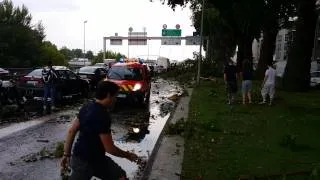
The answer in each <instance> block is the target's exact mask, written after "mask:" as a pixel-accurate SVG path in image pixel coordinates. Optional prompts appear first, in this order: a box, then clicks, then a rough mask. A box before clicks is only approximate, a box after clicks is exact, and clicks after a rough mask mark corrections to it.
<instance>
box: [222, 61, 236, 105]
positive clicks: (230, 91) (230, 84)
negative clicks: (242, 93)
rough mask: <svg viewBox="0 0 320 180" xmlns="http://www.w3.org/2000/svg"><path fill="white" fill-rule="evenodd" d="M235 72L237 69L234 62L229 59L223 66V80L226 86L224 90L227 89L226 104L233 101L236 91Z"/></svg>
mask: <svg viewBox="0 0 320 180" xmlns="http://www.w3.org/2000/svg"><path fill="white" fill-rule="evenodd" d="M237 72H238V71H237V67H236V65H235V63H234V62H233V61H231V60H229V61H228V62H227V64H226V65H225V68H224V81H225V83H226V86H227V87H226V90H227V98H228V104H234V103H235V98H236V94H237V91H238V85H237V79H238V73H237Z"/></svg>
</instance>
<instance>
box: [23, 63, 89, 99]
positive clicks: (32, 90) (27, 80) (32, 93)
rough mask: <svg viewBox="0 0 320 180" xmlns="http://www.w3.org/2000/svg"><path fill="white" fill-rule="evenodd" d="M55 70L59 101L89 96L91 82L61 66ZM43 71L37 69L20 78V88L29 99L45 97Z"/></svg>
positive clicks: (55, 67)
mask: <svg viewBox="0 0 320 180" xmlns="http://www.w3.org/2000/svg"><path fill="white" fill-rule="evenodd" d="M53 68H54V69H55V72H56V74H57V76H58V79H57V86H56V98H57V101H60V100H62V99H63V98H70V97H74V96H79V95H81V96H87V95H88V92H89V82H88V81H87V80H85V79H82V78H80V77H79V76H78V75H76V74H75V73H74V72H72V71H71V70H69V69H68V68H65V67H61V66H60V67H58V66H54V67H53ZM42 70H43V69H35V70H33V71H32V72H30V73H29V74H27V75H26V76H23V77H21V78H20V81H19V83H18V88H19V90H20V91H22V93H23V95H24V96H26V97H27V98H37V97H43V94H44V92H43V90H44V88H43V87H44V82H43V80H42Z"/></svg>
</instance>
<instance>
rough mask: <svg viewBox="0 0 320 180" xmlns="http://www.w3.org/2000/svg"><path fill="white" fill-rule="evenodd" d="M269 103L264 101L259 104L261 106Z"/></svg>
mask: <svg viewBox="0 0 320 180" xmlns="http://www.w3.org/2000/svg"><path fill="white" fill-rule="evenodd" d="M266 103H267V102H265V101H262V102H261V103H259V104H266Z"/></svg>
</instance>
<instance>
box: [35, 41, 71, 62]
mask: <svg viewBox="0 0 320 180" xmlns="http://www.w3.org/2000/svg"><path fill="white" fill-rule="evenodd" d="M41 55H42V57H41V58H42V59H43V61H42V63H41V65H45V64H43V63H46V62H47V61H49V60H50V61H52V63H53V64H54V65H66V63H67V62H66V58H65V56H64V55H63V54H62V53H60V51H58V49H57V46H55V45H54V44H52V43H51V42H49V41H44V42H43V43H42V46H41Z"/></svg>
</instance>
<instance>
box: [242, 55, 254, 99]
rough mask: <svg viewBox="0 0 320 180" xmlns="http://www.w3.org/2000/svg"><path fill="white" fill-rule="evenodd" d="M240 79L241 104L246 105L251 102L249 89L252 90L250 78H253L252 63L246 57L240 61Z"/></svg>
mask: <svg viewBox="0 0 320 180" xmlns="http://www.w3.org/2000/svg"><path fill="white" fill-rule="evenodd" d="M240 76H241V79H242V104H244V105H246V103H247V99H248V103H249V104H251V103H252V97H251V91H252V79H253V68H252V64H251V63H250V62H249V60H248V59H245V60H244V61H243V63H242V70H241V73H240Z"/></svg>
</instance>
